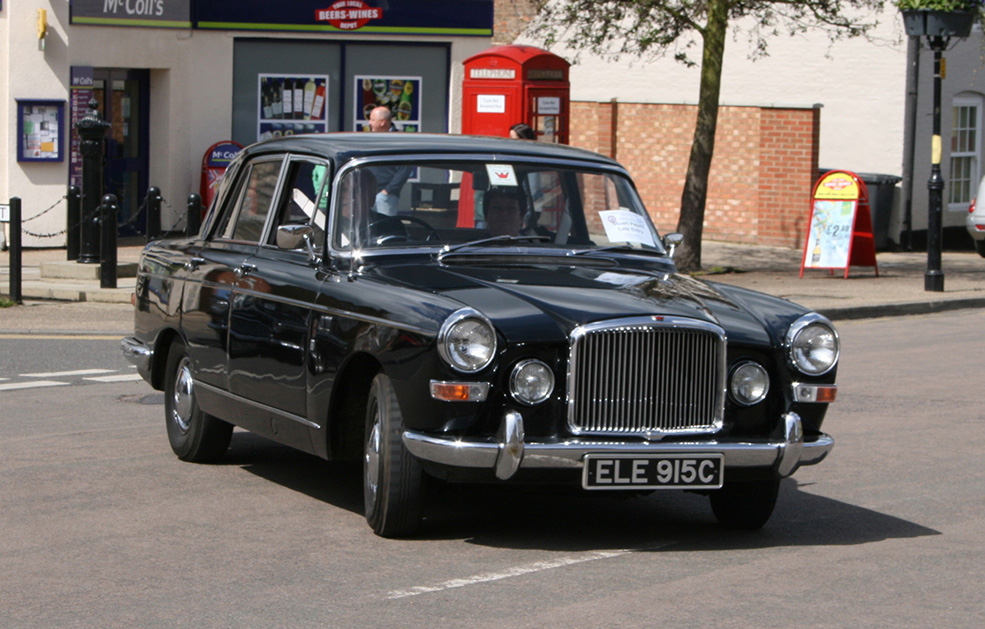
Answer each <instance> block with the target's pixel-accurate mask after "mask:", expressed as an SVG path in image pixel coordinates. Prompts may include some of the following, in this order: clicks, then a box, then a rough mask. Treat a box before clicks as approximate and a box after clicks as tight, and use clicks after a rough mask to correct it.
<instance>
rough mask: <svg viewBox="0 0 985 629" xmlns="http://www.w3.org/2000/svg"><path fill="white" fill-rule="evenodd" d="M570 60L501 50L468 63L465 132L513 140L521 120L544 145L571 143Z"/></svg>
mask: <svg viewBox="0 0 985 629" xmlns="http://www.w3.org/2000/svg"><path fill="white" fill-rule="evenodd" d="M570 65H571V64H569V63H568V62H567V61H565V60H564V59H562V58H561V57H559V56H557V55H555V54H553V53H550V52H548V51H546V50H541V49H540V48H534V47H533V46H496V47H493V48H490V49H489V50H486V51H484V52H480V53H479V54H477V55H474V56H472V57H469V58H468V59H466V60H465V80H464V82H463V84H462V110H463V111H462V133H465V134H470V135H495V136H501V137H508V136H509V134H510V127H512V126H513V125H515V124H516V123H518V122H525V123H527V124H528V125H530V126H531V127H532V128H533V130H534V131H535V132H536V134H537V140H538V141H541V142H554V143H558V144H567V143H568V120H569V118H568V105H569V101H570V93H571V87H570V83H569V82H568V67H569V66H570Z"/></svg>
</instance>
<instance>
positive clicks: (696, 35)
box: [532, 0, 970, 65]
mask: <svg viewBox="0 0 985 629" xmlns="http://www.w3.org/2000/svg"><path fill="white" fill-rule="evenodd" d="M899 1H901V2H913V1H919V0H899ZM925 1H928V2H948V1H950V2H958V1H960V0H925ZM964 1H970V0H964ZM884 4H885V0H538V5H539V10H538V14H537V18H536V19H535V20H534V22H533V25H532V26H533V28H532V34H533V35H534V36H535V37H538V38H540V39H541V40H542V41H543V42H544V44H545V47H547V48H550V47H551V46H552V45H554V44H556V43H558V42H562V41H563V42H564V44H565V45H567V46H568V47H570V48H572V49H574V50H585V51H589V52H591V53H592V54H595V55H599V56H602V57H605V58H610V59H616V58H618V57H620V56H621V55H631V56H638V57H656V56H664V55H668V56H672V57H673V58H674V59H676V60H677V61H680V62H682V63H685V64H688V65H696V62H697V61H699V60H700V57H699V58H698V59H695V58H693V56H694V51H695V49H700V48H701V44H700V41H699V40H701V39H703V38H704V37H705V34H706V32H707V26H708V16H709V14H710V13H711V12H712V11H725V12H726V14H727V17H728V22H729V30H730V32H731V33H732V36H733V37H732V38H733V39H734V38H739V37H741V36H742V35H744V36H745V37H747V38H748V40H749V42H750V44H751V52H750V56H751V57H753V58H756V57H763V56H766V55H767V48H768V44H769V40H770V39H771V38H774V37H777V36H780V35H797V34H800V33H804V32H807V31H809V30H822V31H825V32H827V33H828V35H829V36H830V37H831V39H833V40H835V39H840V38H842V37H857V36H859V35H863V34H865V33H866V32H867V31H868V30H869V29H870V28H872V27H873V26H875V20H874V14H875V12H876V11H878V10H879V9H881V8H882V7H883V5H884ZM867 13H868V14H869V15H867V16H866V15H865V14H867ZM748 18H752V19H748Z"/></svg>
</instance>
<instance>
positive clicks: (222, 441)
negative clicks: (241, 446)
mask: <svg viewBox="0 0 985 629" xmlns="http://www.w3.org/2000/svg"><path fill="white" fill-rule="evenodd" d="M164 413H165V419H166V421H167V426H168V441H170V442H171V449H172V450H174V453H175V454H177V455H178V458H179V459H181V460H182V461H191V462H193V463H209V462H214V461H218V460H219V459H221V458H222V455H223V454H225V453H226V450H227V449H228V448H229V440H230V439H231V438H232V434H233V426H232V424H229V423H226V422H224V421H222V420H221V419H217V418H215V417H213V416H211V415H209V414H207V413H204V412H203V411H202V409H200V408H199V407H198V401H197V400H196V399H195V381H194V379H193V378H192V372H191V361H190V360H189V358H188V352H187V351H186V350H185V345H184V344H183V343H182V342H180V341H178V342H175V343H174V344H173V345H171V349H170V351H169V352H168V366H167V373H166V374H165V381H164Z"/></svg>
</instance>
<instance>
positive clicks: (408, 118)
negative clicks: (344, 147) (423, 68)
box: [352, 76, 421, 133]
mask: <svg viewBox="0 0 985 629" xmlns="http://www.w3.org/2000/svg"><path fill="white" fill-rule="evenodd" d="M355 81H356V84H355V90H354V94H355V95H356V98H355V108H356V109H355V112H353V116H352V120H353V125H354V128H355V130H356V131H369V114H370V112H371V111H373V109H375V108H377V107H380V106H383V107H387V108H389V109H390V112H391V113H392V114H393V126H394V127H395V128H396V129H397V131H407V132H411V133H413V132H416V131H419V130H420V129H421V77H419V76H399V77H398V76H393V77H383V76H356V78H355Z"/></svg>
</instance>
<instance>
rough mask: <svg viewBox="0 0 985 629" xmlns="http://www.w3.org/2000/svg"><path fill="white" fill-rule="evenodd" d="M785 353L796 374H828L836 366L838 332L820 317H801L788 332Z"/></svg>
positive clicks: (838, 348)
mask: <svg viewBox="0 0 985 629" xmlns="http://www.w3.org/2000/svg"><path fill="white" fill-rule="evenodd" d="M787 352H788V353H787V356H788V358H789V359H790V363H791V364H792V365H793V366H794V368H795V369H797V370H798V371H800V372H802V373H805V374H807V375H809V376H820V375H821V374H825V373H828V372H829V371H831V370H832V369H833V368H834V366H835V365H836V364H837V363H838V355H839V353H840V341H839V340H838V332H837V331H836V330H835V328H834V326H833V325H831V322H830V321H828V320H827V319H826V318H824V317H822V316H821V315H819V314H817V313H811V314H807V315H804V316H803V317H801V318H799V319H797V320H796V321H794V323H793V325H791V326H790V329H789V330H788V331H787Z"/></svg>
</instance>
